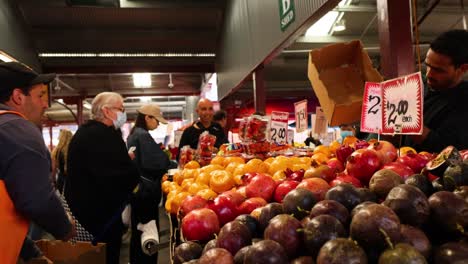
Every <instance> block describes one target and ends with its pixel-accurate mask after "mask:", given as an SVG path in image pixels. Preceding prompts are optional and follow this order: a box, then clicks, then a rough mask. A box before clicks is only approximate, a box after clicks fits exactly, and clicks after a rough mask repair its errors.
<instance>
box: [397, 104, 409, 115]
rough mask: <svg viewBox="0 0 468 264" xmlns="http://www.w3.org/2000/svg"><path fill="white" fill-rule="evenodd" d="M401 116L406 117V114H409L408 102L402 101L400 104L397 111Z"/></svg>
mask: <svg viewBox="0 0 468 264" xmlns="http://www.w3.org/2000/svg"><path fill="white" fill-rule="evenodd" d="M397 112H398V114H399V115H404V114H406V112H408V101H405V100H401V101H400V102H398V110H397Z"/></svg>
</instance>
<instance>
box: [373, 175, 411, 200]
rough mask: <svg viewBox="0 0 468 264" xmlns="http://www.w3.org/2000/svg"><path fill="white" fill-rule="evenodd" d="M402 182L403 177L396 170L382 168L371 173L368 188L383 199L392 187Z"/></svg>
mask: <svg viewBox="0 0 468 264" xmlns="http://www.w3.org/2000/svg"><path fill="white" fill-rule="evenodd" d="M402 183H403V179H402V178H401V177H400V175H398V174H397V173H396V172H394V171H393V170H390V169H382V170H378V171H377V172H375V173H374V175H372V178H371V179H370V182H369V189H370V190H371V191H372V192H373V193H375V194H377V196H378V197H379V198H380V199H385V197H387V194H388V193H389V192H390V190H391V189H393V187H395V186H398V185H400V184H402Z"/></svg>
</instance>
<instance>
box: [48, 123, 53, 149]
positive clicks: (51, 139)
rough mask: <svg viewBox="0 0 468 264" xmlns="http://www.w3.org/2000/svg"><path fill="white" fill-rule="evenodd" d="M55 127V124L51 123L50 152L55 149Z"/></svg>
mask: <svg viewBox="0 0 468 264" xmlns="http://www.w3.org/2000/svg"><path fill="white" fill-rule="evenodd" d="M53 129H54V126H53V125H50V126H49V138H50V144H49V149H50V152H52V150H54V141H53V139H54V133H53Z"/></svg>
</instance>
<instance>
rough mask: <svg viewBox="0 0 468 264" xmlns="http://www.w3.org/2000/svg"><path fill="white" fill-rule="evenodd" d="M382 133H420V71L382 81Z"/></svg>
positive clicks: (421, 129) (421, 107)
mask: <svg viewBox="0 0 468 264" xmlns="http://www.w3.org/2000/svg"><path fill="white" fill-rule="evenodd" d="M381 85H382V134H418V135H420V134H422V131H423V125H422V124H423V101H422V98H423V95H422V94H423V82H422V78H421V73H420V72H418V73H413V74H410V75H407V76H403V77H400V78H396V79H393V80H389V81H386V82H383V83H382V84H381Z"/></svg>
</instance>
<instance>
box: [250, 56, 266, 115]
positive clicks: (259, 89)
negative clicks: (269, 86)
mask: <svg viewBox="0 0 468 264" xmlns="http://www.w3.org/2000/svg"><path fill="white" fill-rule="evenodd" d="M252 79H253V89H254V106H255V111H256V112H262V113H264V114H266V113H265V110H266V88H265V78H264V68H263V65H260V66H258V67H257V68H256V69H255V71H254V72H253V73H252Z"/></svg>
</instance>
